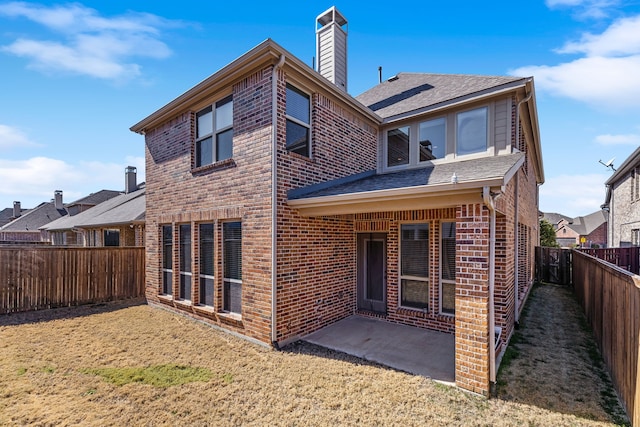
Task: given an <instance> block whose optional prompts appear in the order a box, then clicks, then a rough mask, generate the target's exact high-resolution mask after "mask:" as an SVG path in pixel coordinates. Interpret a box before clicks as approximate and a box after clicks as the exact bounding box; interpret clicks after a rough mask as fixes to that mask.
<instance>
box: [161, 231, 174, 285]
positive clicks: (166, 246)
mask: <svg viewBox="0 0 640 427" xmlns="http://www.w3.org/2000/svg"><path fill="white" fill-rule="evenodd" d="M172 263H173V227H172V226H170V225H163V226H162V293H163V294H165V295H173V264H172Z"/></svg>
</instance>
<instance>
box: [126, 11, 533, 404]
mask: <svg viewBox="0 0 640 427" xmlns="http://www.w3.org/2000/svg"><path fill="white" fill-rule="evenodd" d="M345 25H346V20H345V19H344V17H342V15H340V14H339V12H338V11H337V10H336V9H335V8H331V9H329V10H328V11H327V12H326V13H324V14H322V15H320V16H319V17H318V21H317V28H318V30H317V36H318V51H319V52H323V54H322V55H319V56H318V69H319V72H316V71H314V70H313V69H311V68H310V67H309V66H307V65H306V64H305V63H304V62H302V61H301V60H299V59H298V58H296V57H295V56H293V55H292V54H291V53H289V52H287V51H286V50H285V49H283V48H282V47H281V46H279V45H278V44H276V43H275V42H273V41H272V40H270V39H268V40H266V41H264V42H263V43H261V44H260V45H258V46H257V47H255V48H253V49H251V50H250V51H249V52H247V53H245V54H244V55H242V56H241V57H239V58H238V59H237V60H235V61H233V62H232V63H230V64H229V65H227V66H225V67H224V68H222V69H221V70H220V71H218V72H216V73H215V74H213V75H212V76H210V77H209V78H207V79H205V80H204V81H203V82H201V83H199V84H198V85H196V86H195V87H193V88H192V89H190V90H188V91H187V92H185V93H184V94H182V95H180V96H179V97H178V98H176V99H175V100H173V101H171V102H170V103H168V104H167V105H165V106H164V107H162V108H161V109H159V110H158V111H156V112H154V113H153V114H151V115H150V116H148V117H146V118H145V119H143V120H142V121H140V122H139V123H137V124H136V125H134V126H132V128H131V130H133V131H135V132H137V133H140V134H142V135H145V149H146V179H147V182H146V184H147V188H148V192H147V211H146V221H147V234H146V248H147V251H146V253H147V263H146V264H147V271H146V281H147V299H148V301H149V303H151V304H158V305H162V306H165V307H167V308H170V309H172V310H175V311H179V312H182V313H188V314H189V315H191V316H193V317H196V318H199V319H202V320H204V321H206V322H209V323H212V324H215V325H218V326H220V327H222V328H225V329H227V330H230V331H232V332H235V333H239V334H242V335H244V336H246V337H249V338H251V339H254V340H258V341H260V342H263V343H269V344H272V345H274V346H276V347H277V346H280V345H284V344H287V343H290V342H293V341H294V340H297V339H299V338H301V337H304V336H306V335H308V334H310V333H312V332H314V331H316V330H318V329H320V328H323V327H324V326H327V325H329V324H331V323H333V322H336V321H338V320H340V319H342V318H345V317H348V316H352V315H354V314H357V315H361V316H370V317H375V318H379V319H385V320H387V321H389V322H395V323H401V324H405V325H412V326H417V327H422V328H429V329H435V330H438V331H443V332H445V333H450V334H455V354H451V355H450V357H451V359H452V360H454V361H455V362H454V363H455V375H456V383H457V384H458V385H459V386H460V387H462V388H465V389H467V390H471V391H474V392H478V393H482V394H485V395H486V394H488V392H489V387H490V384H491V382H493V381H495V372H496V368H497V363H496V360H500V359H501V353H502V352H504V349H505V348H506V343H507V342H508V340H509V338H510V337H511V335H512V333H513V331H514V324H515V323H516V322H517V319H518V316H519V313H520V311H521V307H522V306H523V303H524V300H525V299H526V297H527V295H528V292H529V290H530V287H531V283H532V280H533V266H534V247H535V245H536V244H537V242H538V241H539V236H538V234H537V233H538V200H537V194H538V191H537V190H538V185H540V184H541V183H542V182H543V181H544V175H543V168H542V156H541V148H540V136H539V131H538V121H537V111H536V102H535V92H534V86H533V80H532V78H515V77H485V76H464V75H442V74H409V73H402V74H398V75H397V76H395V77H393V78H391V79H389V80H388V81H385V82H382V83H381V84H379V85H377V86H375V87H373V88H372V89H370V90H369V91H367V92H365V93H364V94H362V95H360V96H358V97H356V98H354V97H352V96H351V95H349V94H348V93H347V80H346V31H345V30H344V28H345ZM326 53H329V55H326ZM330 80H331V81H330ZM514 284H515V285H517V288H515V287H514ZM495 332H497V334H496V333H495ZM496 338H497V341H495V340H496ZM494 341H495V342H494ZM424 345H425V346H428V345H429V343H424ZM496 349H497V350H496Z"/></svg>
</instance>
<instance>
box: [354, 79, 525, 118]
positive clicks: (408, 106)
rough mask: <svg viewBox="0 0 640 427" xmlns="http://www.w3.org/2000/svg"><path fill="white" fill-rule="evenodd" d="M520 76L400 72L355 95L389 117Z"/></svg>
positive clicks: (510, 80)
mask: <svg viewBox="0 0 640 427" xmlns="http://www.w3.org/2000/svg"><path fill="white" fill-rule="evenodd" d="M523 80H524V79H522V78H519V77H500V76H475V75H461V74H422V73H399V74H398V75H397V76H396V77H394V78H392V79H389V80H387V81H385V82H382V83H381V84H379V85H377V86H375V87H373V88H371V89H369V90H368V91H366V92H364V93H363V94H361V95H358V96H357V97H356V99H357V100H358V101H359V102H361V103H362V104H364V105H366V106H367V107H369V108H370V109H372V110H373V111H375V112H376V113H377V114H378V115H380V116H381V117H383V118H388V117H392V116H396V115H399V114H404V113H408V112H411V111H416V110H420V109H423V108H425V107H430V106H435V105H437V104H440V103H444V102H448V101H452V100H455V99H458V98H463V97H465V96H469V95H472V94H475V93H478V92H482V91H485V90H488V89H495V88H498V87H499V86H503V85H508V84H511V83H515V82H518V81H523Z"/></svg>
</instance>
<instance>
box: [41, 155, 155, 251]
mask: <svg viewBox="0 0 640 427" xmlns="http://www.w3.org/2000/svg"><path fill="white" fill-rule="evenodd" d="M136 177H137V170H136V168H135V167H133V166H128V167H127V168H126V169H125V190H124V192H117V191H109V192H108V193H109V194H108V196H109V197H107V196H106V195H105V194H104V192H105V191H106V190H103V191H101V192H98V193H95V196H99V197H98V199H96V198H95V197H94V200H96V201H98V200H100V203H97V204H96V205H94V206H93V207H91V209H85V210H83V211H82V212H79V213H76V214H75V215H67V216H65V217H62V218H59V219H57V220H55V221H53V222H50V223H48V224H46V225H44V226H42V227H41V230H43V231H44V232H46V233H47V234H48V236H49V240H50V242H51V244H52V245H65V246H92V247H96V246H97V247H102V246H144V235H145V209H146V201H145V188H144V183H141V184H138V183H137V178H136ZM112 193H115V194H112ZM101 194H102V196H100V195H101ZM89 197H92V196H89ZM81 200H84V199H81ZM69 209H71V208H69Z"/></svg>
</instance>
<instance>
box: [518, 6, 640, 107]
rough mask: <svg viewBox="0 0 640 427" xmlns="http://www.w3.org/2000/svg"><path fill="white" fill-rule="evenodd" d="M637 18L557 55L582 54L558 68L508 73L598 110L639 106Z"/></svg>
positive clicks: (537, 67) (590, 36)
mask: <svg viewBox="0 0 640 427" xmlns="http://www.w3.org/2000/svg"><path fill="white" fill-rule="evenodd" d="M638 26H640V15H638V16H634V17H627V18H623V19H620V20H617V21H615V22H614V23H613V24H611V25H610V26H609V27H608V28H607V29H606V30H605V31H604V32H603V33H601V34H590V33H589V34H584V35H583V36H582V38H581V39H580V40H579V41H575V42H569V43H566V44H565V45H564V46H563V47H562V48H560V49H558V50H557V52H558V53H565V54H568V53H572V54H576V53H578V54H583V55H584V56H583V57H582V58H578V59H575V60H573V61H570V62H565V63H561V64H558V65H533V66H526V67H521V68H518V69H515V70H512V71H510V73H511V74H513V75H519V76H534V78H535V81H536V86H538V87H539V88H540V89H542V90H548V91H550V92H552V93H555V94H557V95H560V96H565V97H568V98H572V99H575V100H578V101H581V102H587V103H589V104H592V105H594V106H597V107H599V108H615V109H620V108H627V107H639V106H640V79H638V78H637V77H636V76H638V75H640V32H639V31H637V28H638Z"/></svg>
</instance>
